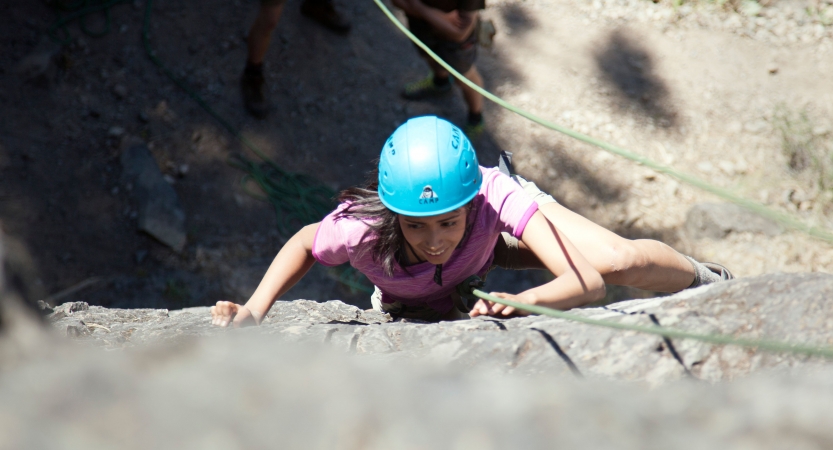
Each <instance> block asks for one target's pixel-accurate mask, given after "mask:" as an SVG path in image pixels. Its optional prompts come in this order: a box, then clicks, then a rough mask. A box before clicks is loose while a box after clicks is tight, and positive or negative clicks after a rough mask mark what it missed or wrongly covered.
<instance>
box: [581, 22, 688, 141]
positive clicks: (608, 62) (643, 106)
mask: <svg viewBox="0 0 833 450" xmlns="http://www.w3.org/2000/svg"><path fill="white" fill-rule="evenodd" d="M595 59H596V65H597V66H598V68H599V70H600V71H601V73H602V79H603V80H604V81H606V82H607V83H608V85H609V86H610V87H612V88H614V89H615V92H616V93H617V94H618V95H616V97H618V99H617V102H616V103H617V107H618V108H619V109H622V110H635V111H638V112H639V113H641V114H642V115H644V116H647V117H649V118H651V119H653V120H654V121H656V124H657V125H659V126H660V127H662V128H673V127H675V126H676V125H677V122H678V118H677V112H676V111H675V110H674V108H673V107H672V106H671V101H670V92H669V90H668V87H667V86H666V84H665V82H664V81H663V80H662V79H661V78H660V77H659V75H657V74H656V73H655V71H654V67H653V60H652V57H651V55H650V53H649V52H648V50H647V48H645V47H644V46H643V45H642V44H641V42H639V41H638V40H637V39H636V38H635V37H632V36H630V35H629V33H628V32H626V31H625V30H622V29H619V30H615V31H613V32H612V33H611V34H610V35H609V36H608V38H607V42H605V44H604V45H603V46H602V48H601V49H600V50H599V51H597V53H596V54H595Z"/></svg>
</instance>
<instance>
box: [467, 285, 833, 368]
mask: <svg viewBox="0 0 833 450" xmlns="http://www.w3.org/2000/svg"><path fill="white" fill-rule="evenodd" d="M471 292H472V294H474V295H475V296H477V297H478V298H481V299H483V300H488V301H490V302H495V303H500V304H501V305H506V306H511V307H513V308H515V309H517V310H520V311H526V312H530V313H533V314H539V315H542V316H549V317H556V318H559V319H565V320H570V321H573V322H579V323H585V324H588V325H595V326H601V327H605V328H613V329H617V330H628V331H637V332H640V333H648V334H655V335H659V336H665V337H668V338H679V339H691V340H695V341H701V342H707V343H709V344H721V345H737V346H740V347H748V348H754V349H758V350H761V351H765V352H770V353H793V354H798V355H807V356H821V357H824V358H833V348H831V347H825V346H814V345H806V344H795V343H790V342H780V341H773V340H766V339H745V338H736V337H733V336H727V335H722V334H699V333H691V332H688V331H683V330H676V329H673V328H665V327H660V326H655V325H654V326H643V325H631V324H627V323H621V322H612V321H609V320H600V319H591V318H589V317H584V316H580V315H578V314H571V313H567V312H564V311H559V310H557V309H552V308H546V307H543V306H535V305H527V304H524V303H518V302H514V301H511V300H506V299H502V298H500V297H495V296H494V295H491V294H488V293H486V292H483V291H481V290H479V289H472V291H471Z"/></svg>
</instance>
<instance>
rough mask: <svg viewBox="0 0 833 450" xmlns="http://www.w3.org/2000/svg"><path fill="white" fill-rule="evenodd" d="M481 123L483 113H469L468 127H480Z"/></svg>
mask: <svg viewBox="0 0 833 450" xmlns="http://www.w3.org/2000/svg"><path fill="white" fill-rule="evenodd" d="M480 122H483V113H482V112H479V113H474V112H471V111H469V125H480Z"/></svg>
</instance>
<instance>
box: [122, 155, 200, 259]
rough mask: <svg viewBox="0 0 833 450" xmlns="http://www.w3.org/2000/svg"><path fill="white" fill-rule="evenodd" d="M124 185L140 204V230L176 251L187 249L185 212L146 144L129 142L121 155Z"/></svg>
mask: <svg viewBox="0 0 833 450" xmlns="http://www.w3.org/2000/svg"><path fill="white" fill-rule="evenodd" d="M121 164H122V169H123V170H124V172H123V174H124V178H125V182H127V183H130V184H132V185H133V192H134V196H135V198H136V201H137V203H138V204H139V229H140V230H142V231H144V232H146V233H148V234H150V235H151V236H153V237H155V238H156V239H158V240H159V241H160V242H162V243H163V244H165V245H167V246H169V247H171V248H172V249H174V250H176V251H181V250H182V248H183V247H184V246H185V211H184V210H183V209H182V205H181V204H180V201H179V197H178V196H177V195H176V191H174V188H173V187H172V186H171V185H170V184H169V183H168V182H167V181H165V178H164V177H163V176H162V172H161V171H160V170H159V166H157V165H156V161H155V160H154V159H153V156H152V155H151V154H150V151H148V148H147V146H145V144H144V143H141V142H136V143H129V144H128V145H126V146H125V150H124V152H123V153H122V155H121Z"/></svg>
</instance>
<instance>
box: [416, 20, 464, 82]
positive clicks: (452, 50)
mask: <svg viewBox="0 0 833 450" xmlns="http://www.w3.org/2000/svg"><path fill="white" fill-rule="evenodd" d="M412 31H414V35H415V36H416V37H417V38H418V39H419V40H420V41H422V42H423V43H424V44H425V45H427V46H428V48H430V49H431V51H432V52H434V53H436V54H437V56H439V57H440V58H441V59H442V60H443V61H445V62H446V63H448V65H450V66H451V67H452V68H454V70H456V71H457V72H460V73H461V74H464V73H466V72H468V71H469V69H471V67H472V66H473V65H474V61H475V60H476V59H477V30H476V29H475V31H474V32H472V34H471V36H469V37H468V39H466V40H465V41H463V42H452V41H446V40H442V39H438V38H436V37H434V36H432V35H431V33H420V32H418V31H416V30H412ZM414 46H415V47H416V44H414ZM416 49H417V51H418V52H419V54H420V55H421V56H424V57H428V55H427V54H426V53H425V51H423V50H422V49H421V48H419V47H416Z"/></svg>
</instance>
